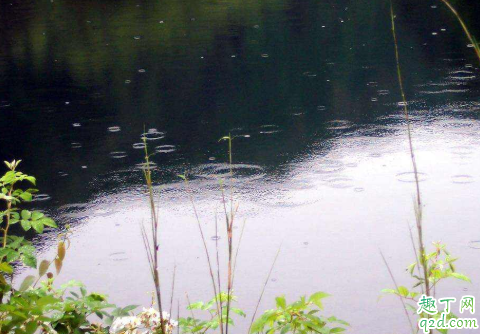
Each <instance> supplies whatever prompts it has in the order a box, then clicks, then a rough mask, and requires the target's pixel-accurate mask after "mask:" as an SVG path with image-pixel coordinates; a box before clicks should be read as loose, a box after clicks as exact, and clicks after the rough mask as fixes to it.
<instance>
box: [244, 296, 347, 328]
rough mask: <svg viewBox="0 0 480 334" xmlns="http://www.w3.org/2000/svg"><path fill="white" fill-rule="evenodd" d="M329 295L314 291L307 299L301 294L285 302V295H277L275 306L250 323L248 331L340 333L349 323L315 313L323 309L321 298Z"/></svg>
mask: <svg viewBox="0 0 480 334" xmlns="http://www.w3.org/2000/svg"><path fill="white" fill-rule="evenodd" d="M328 296H330V295H329V294H327V293H325V292H316V293H314V294H313V295H311V296H310V297H309V298H308V299H307V298H306V297H305V296H303V297H301V298H300V299H299V300H298V301H296V302H294V303H292V304H287V301H286V299H285V297H283V296H282V297H277V298H276V299H275V300H276V308H274V309H272V310H268V311H265V312H264V313H263V315H262V316H261V317H260V318H258V319H257V320H256V321H255V322H254V323H253V325H252V327H251V329H250V333H267V334H274V333H281V334H285V333H298V334H306V333H322V334H327V333H340V332H343V331H345V330H346V328H345V326H349V324H348V323H347V322H345V321H343V320H340V319H337V318H336V317H328V318H326V317H323V316H320V315H317V313H318V312H319V311H320V310H323V303H322V300H323V299H324V298H326V297H328Z"/></svg>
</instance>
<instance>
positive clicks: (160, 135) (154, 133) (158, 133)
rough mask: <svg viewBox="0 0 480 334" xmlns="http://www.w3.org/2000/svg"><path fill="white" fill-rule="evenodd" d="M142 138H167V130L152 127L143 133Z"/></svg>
mask: <svg viewBox="0 0 480 334" xmlns="http://www.w3.org/2000/svg"><path fill="white" fill-rule="evenodd" d="M141 138H142V139H143V138H145V139H146V140H159V139H162V138H165V132H161V131H158V130H157V129H150V130H148V131H147V132H146V133H144V134H142V136H141Z"/></svg>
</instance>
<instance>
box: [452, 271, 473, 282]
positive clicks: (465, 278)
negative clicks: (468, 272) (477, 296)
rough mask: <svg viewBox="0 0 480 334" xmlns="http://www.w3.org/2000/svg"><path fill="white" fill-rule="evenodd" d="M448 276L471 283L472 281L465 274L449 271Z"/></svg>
mask: <svg viewBox="0 0 480 334" xmlns="http://www.w3.org/2000/svg"><path fill="white" fill-rule="evenodd" d="M450 276H452V277H455V278H457V279H459V280H462V281H465V282H469V283H472V281H471V280H470V278H469V277H468V276H465V275H463V274H460V273H451V274H450Z"/></svg>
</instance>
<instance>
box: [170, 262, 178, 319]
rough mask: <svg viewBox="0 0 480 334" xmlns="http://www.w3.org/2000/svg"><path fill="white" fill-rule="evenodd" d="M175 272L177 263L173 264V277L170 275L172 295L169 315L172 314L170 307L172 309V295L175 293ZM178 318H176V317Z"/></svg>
mask: <svg viewBox="0 0 480 334" xmlns="http://www.w3.org/2000/svg"><path fill="white" fill-rule="evenodd" d="M176 272H177V264H174V265H173V277H172V295H171V296H170V312H168V313H169V314H170V316H171V315H172V309H173V296H174V294H175V274H176ZM177 319H178V318H177Z"/></svg>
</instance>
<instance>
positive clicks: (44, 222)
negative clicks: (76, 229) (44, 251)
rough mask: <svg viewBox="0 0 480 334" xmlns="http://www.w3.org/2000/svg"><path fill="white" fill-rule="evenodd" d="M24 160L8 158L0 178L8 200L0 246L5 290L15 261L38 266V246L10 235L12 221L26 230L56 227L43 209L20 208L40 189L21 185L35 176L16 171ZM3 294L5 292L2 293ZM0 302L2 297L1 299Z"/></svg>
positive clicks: (2, 194)
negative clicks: (41, 210)
mask: <svg viewBox="0 0 480 334" xmlns="http://www.w3.org/2000/svg"><path fill="white" fill-rule="evenodd" d="M20 162H21V160H18V161H15V160H13V161H12V162H7V161H5V165H6V166H7V167H8V169H9V170H8V171H7V172H6V173H5V174H4V175H3V176H2V177H1V178H0V190H1V192H0V200H2V201H3V202H4V203H5V210H3V211H0V217H1V219H2V221H1V232H2V234H3V237H2V248H1V249H0V272H2V274H0V287H1V288H2V291H3V292H5V290H8V287H7V282H6V280H5V275H12V274H13V267H12V264H13V263H15V262H17V261H20V262H22V263H23V264H25V265H26V266H29V267H32V268H36V266H37V259H36V256H35V247H33V246H32V244H31V242H29V241H28V240H26V239H25V238H24V237H19V236H11V235H9V230H10V227H11V226H12V225H15V224H18V223H20V225H21V227H22V228H23V230H24V231H29V230H30V229H33V230H35V231H36V232H37V233H42V232H43V230H44V228H45V226H49V227H57V225H56V223H55V222H54V221H53V219H51V218H48V217H46V216H45V215H44V214H43V213H42V212H39V211H29V210H20V208H19V205H20V204H22V203H25V202H31V201H32V198H33V194H35V193H36V192H37V189H34V188H27V189H25V190H24V189H22V188H21V187H19V185H21V184H30V185H33V186H35V183H36V180H35V177H33V176H30V175H27V174H24V173H22V172H20V171H17V170H16V169H17V167H18V165H19V164H20ZM2 297H3V295H2ZM0 302H1V299H0Z"/></svg>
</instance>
